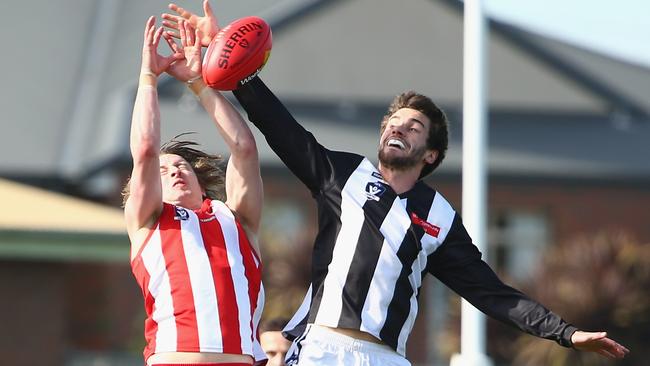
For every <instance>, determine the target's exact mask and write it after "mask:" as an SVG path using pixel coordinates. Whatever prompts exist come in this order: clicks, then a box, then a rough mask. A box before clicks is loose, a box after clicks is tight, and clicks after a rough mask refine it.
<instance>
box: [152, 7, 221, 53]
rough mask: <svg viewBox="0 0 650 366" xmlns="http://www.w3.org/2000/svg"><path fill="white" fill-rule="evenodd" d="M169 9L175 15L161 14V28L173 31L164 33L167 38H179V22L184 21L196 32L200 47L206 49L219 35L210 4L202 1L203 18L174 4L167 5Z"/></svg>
mask: <svg viewBox="0 0 650 366" xmlns="http://www.w3.org/2000/svg"><path fill="white" fill-rule="evenodd" d="M169 9H170V10H171V11H173V12H175V13H176V14H168V13H163V15H162V18H163V19H164V20H163V23H162V24H163V26H165V27H167V28H170V29H173V31H167V32H166V33H167V34H168V35H169V36H172V37H174V38H181V35H180V29H181V27H180V22H181V20H186V21H188V22H189V23H190V25H191V26H192V27H193V28H194V29H196V30H197V31H198V34H199V36H198V37H197V38H198V39H199V41H200V45H201V46H203V47H208V46H209V45H210V41H212V39H213V38H214V37H215V36H216V35H217V33H219V25H218V23H217V18H216V17H215V16H214V13H213V12H212V8H211V7H210V3H209V2H208V0H203V12H204V15H203V16H198V15H196V14H194V13H192V12H191V11H188V10H185V9H183V8H181V7H180V6H178V5H176V4H173V3H172V4H169Z"/></svg>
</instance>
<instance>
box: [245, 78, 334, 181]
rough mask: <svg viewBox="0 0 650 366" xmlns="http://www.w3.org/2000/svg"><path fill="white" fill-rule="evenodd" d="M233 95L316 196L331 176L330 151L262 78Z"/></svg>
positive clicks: (284, 160) (290, 167)
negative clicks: (303, 125)
mask: <svg viewBox="0 0 650 366" xmlns="http://www.w3.org/2000/svg"><path fill="white" fill-rule="evenodd" d="M234 94H235V97H237V100H238V101H239V103H240V104H241V105H242V107H244V109H245V110H246V112H247V113H248V119H249V120H250V121H251V122H253V124H254V125H255V126H256V127H257V128H258V129H259V130H260V131H261V132H262V134H264V137H265V138H266V141H267V142H268V144H269V146H270V147H271V149H273V151H274V152H275V153H276V154H277V155H278V157H280V159H281V160H282V162H284V164H285V165H286V166H287V167H288V168H289V169H290V170H291V171H292V172H293V173H294V174H295V175H296V176H297V177H298V178H299V179H300V180H301V181H302V182H303V183H304V184H305V185H306V186H307V187H308V188H309V190H311V191H312V192H313V193H317V192H318V191H319V190H320V188H321V187H322V185H323V184H324V183H325V182H326V181H327V180H328V179H329V178H330V177H331V174H332V168H331V166H330V164H329V160H328V157H327V150H326V149H325V148H324V147H323V146H321V145H320V144H319V143H318V141H316V139H315V138H314V136H313V135H312V134H311V133H310V132H308V131H307V130H305V129H304V128H303V127H302V126H301V125H300V124H299V123H298V122H297V121H296V120H295V119H294V118H293V116H292V115H291V113H289V111H288V110H287V109H286V108H285V106H284V105H283V104H282V102H280V100H278V98H277V97H276V96H275V95H274V94H273V93H272V92H271V91H270V90H269V89H268V88H267V87H266V85H264V83H263V82H262V80H260V78H259V77H256V78H254V79H253V80H251V81H250V82H248V83H246V84H245V85H244V86H241V87H240V88H239V89H237V90H235V91H234Z"/></svg>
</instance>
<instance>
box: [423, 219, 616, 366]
mask: <svg viewBox="0 0 650 366" xmlns="http://www.w3.org/2000/svg"><path fill="white" fill-rule="evenodd" d="M429 266H430V271H431V273H433V274H434V275H435V276H436V277H437V278H439V279H440V280H441V281H442V282H443V283H445V284H446V285H447V286H448V287H449V288H451V289H452V290H454V291H455V292H456V293H458V294H459V295H460V296H462V297H463V298H465V299H467V300H468V301H469V302H470V303H472V305H474V306H476V308H478V309H479V310H481V311H482V312H484V313H485V314H487V315H488V316H490V317H493V318H495V319H497V320H500V321H502V322H504V323H507V324H510V325H513V326H515V327H517V328H519V329H521V330H523V331H525V332H526V333H529V334H532V335H535V336H537V337H541V338H546V339H551V340H554V341H556V342H558V343H559V344H560V345H562V346H565V347H573V348H575V349H578V350H583V351H592V352H597V353H599V354H601V355H603V356H606V357H610V358H621V357H624V356H625V355H626V354H627V353H628V352H629V351H628V350H627V348H625V347H623V346H622V345H620V344H618V343H617V342H615V341H613V340H611V339H609V338H607V337H606V333H604V332H598V333H590V332H583V331H580V330H578V329H577V328H576V327H574V326H573V325H571V324H569V323H567V322H565V321H564V320H563V319H562V318H561V317H560V316H558V315H557V314H555V313H553V312H552V311H550V310H549V309H547V308H546V307H544V306H543V305H541V304H540V303H538V302H537V301H534V300H532V299H531V298H529V297H528V296H526V295H525V294H523V293H522V292H520V291H518V290H516V289H514V288H512V287H510V286H507V285H506V284H504V283H503V282H502V281H501V280H500V279H499V278H498V277H497V275H496V274H495V273H494V271H492V269H491V268H490V267H489V266H488V265H487V263H485V262H484V261H483V260H481V253H480V252H479V251H478V250H477V249H476V246H475V245H474V244H472V242H471V238H470V237H469V235H468V234H467V231H465V228H464V227H463V225H462V223H461V220H460V216H458V215H457V216H456V217H455V219H454V222H453V224H452V228H451V229H450V231H449V234H448V236H447V238H446V239H445V242H444V243H443V244H442V245H441V246H440V248H438V249H437V250H436V252H434V254H432V257H431V261H430V262H429Z"/></svg>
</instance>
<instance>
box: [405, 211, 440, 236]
mask: <svg viewBox="0 0 650 366" xmlns="http://www.w3.org/2000/svg"><path fill="white" fill-rule="evenodd" d="M411 222H412V223H414V224H415V225H418V226H420V227H422V228H423V229H424V232H426V233H427V234H429V235H431V236H433V237H434V238H437V237H438V234H440V228H439V227H437V226H436V225H434V224H431V223H429V222H426V221H424V220H422V219H421V218H419V217H418V215H416V214H415V212H411Z"/></svg>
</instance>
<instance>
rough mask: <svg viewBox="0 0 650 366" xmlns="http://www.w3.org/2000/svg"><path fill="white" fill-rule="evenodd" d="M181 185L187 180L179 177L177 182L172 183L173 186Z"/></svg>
mask: <svg viewBox="0 0 650 366" xmlns="http://www.w3.org/2000/svg"><path fill="white" fill-rule="evenodd" d="M179 186H185V181H184V180H182V179H179V180H177V181H175V182H174V183H173V184H172V187H179Z"/></svg>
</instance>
